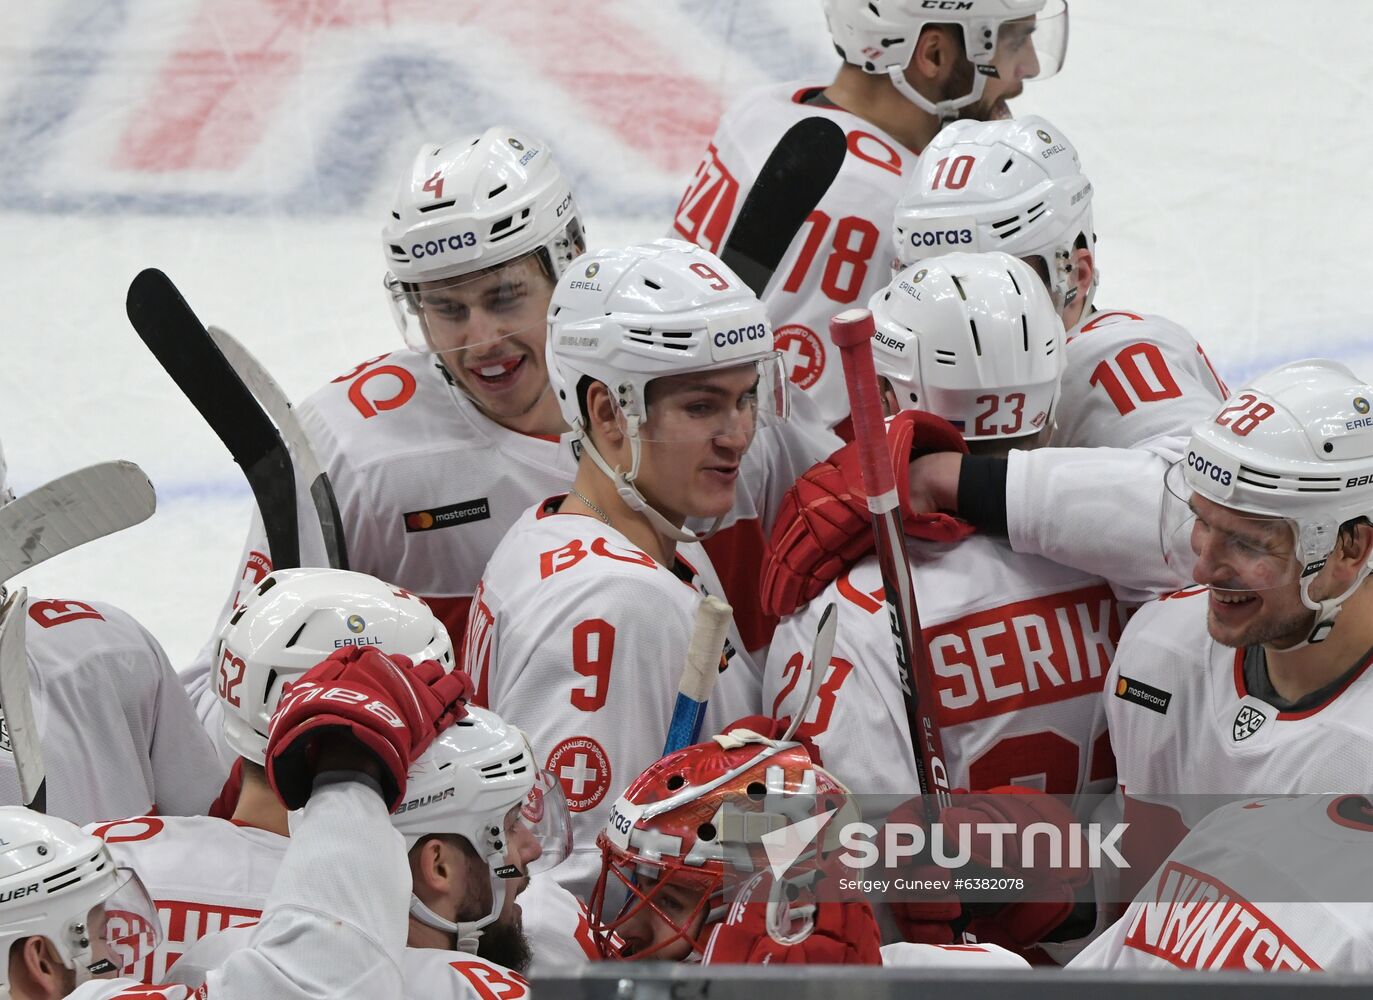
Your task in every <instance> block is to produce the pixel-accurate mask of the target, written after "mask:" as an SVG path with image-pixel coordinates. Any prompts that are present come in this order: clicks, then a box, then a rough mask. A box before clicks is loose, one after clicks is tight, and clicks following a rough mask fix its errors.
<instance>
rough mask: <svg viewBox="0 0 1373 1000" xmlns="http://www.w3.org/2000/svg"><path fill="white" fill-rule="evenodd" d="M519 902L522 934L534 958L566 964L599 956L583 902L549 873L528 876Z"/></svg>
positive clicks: (550, 962)
mask: <svg viewBox="0 0 1373 1000" xmlns="http://www.w3.org/2000/svg"><path fill="white" fill-rule="evenodd" d="M519 902H520V913H521V915H522V920H523V926H524V933H525V937H527V938H528V939H529V950H530V951H531V952H532V953H533V955H534V959H535V961H537V962H540V963H547V964H552V965H556V966H558V967H560V968H567V967H569V966H573V965H581V964H582V963H584V962H593V961H596V960H598V959H599V958H600V952H598V951H597V950H596V941H595V939H594V938H593V937H592V936H591V924H590V922H589V921H588V920H587V911H586V904H585V903H583V902H582V901H581V900H580V899H578V898H577V897H576V896H574V895H572V893H570V892H568V891H567V890H566V889H564V888H563V887H562V886H561V885H559V884H558V883H557V882H556V881H555V880H554V878H553V875H552V874H551V873H549V872H544V873H541V874H538V875H534V876H532V877H531V878H530V880H529V885H528V886H527V887H526V888H525V890H524V892H522V893H520V900H519Z"/></svg>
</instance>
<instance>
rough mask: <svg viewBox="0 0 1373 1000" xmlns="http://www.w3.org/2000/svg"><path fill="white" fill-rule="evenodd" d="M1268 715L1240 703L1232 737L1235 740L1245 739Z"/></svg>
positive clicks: (1256, 730)
mask: <svg viewBox="0 0 1373 1000" xmlns="http://www.w3.org/2000/svg"><path fill="white" fill-rule="evenodd" d="M1267 718H1268V716H1266V715H1264V714H1263V713H1262V712H1260V711H1259V710H1258V709H1256V708H1254V707H1252V706H1250V705H1241V706H1240V710H1239V714H1237V715H1236V716H1235V726H1234V737H1235V742H1236V743H1239V742H1241V741H1242V740H1247V739H1248V738H1249V737H1251V736H1253V735H1254V734H1255V733H1257V732H1258V731H1259V727H1260V726H1262V725H1263V723H1264V721H1265V720H1266V719H1267Z"/></svg>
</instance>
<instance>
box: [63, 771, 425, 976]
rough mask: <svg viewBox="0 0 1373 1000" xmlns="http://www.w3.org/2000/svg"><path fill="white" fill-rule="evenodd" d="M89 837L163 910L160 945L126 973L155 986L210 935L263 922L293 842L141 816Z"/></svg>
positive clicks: (212, 823)
mask: <svg viewBox="0 0 1373 1000" xmlns="http://www.w3.org/2000/svg"><path fill="white" fill-rule="evenodd" d="M368 794H373V795H374V797H375V793H371V792H369V793H368ZM89 832H91V833H94V834H95V835H96V836H97V837H99V838H101V839H102V840H104V841H105V843H106V844H107V845H109V848H110V853H111V854H113V855H114V859H115V862H116V863H117V864H119V865H121V866H123V867H127V868H132V869H134V870H135V871H137V872H138V874H139V877H140V878H142V880H143V884H144V885H145V886H147V888H148V895H150V896H151V897H152V900H153V903H154V904H156V906H157V913H158V916H159V917H160V918H161V920H162V942H161V944H159V945H158V947H157V950H156V951H155V952H153V954H152V955H151V956H149V957H148V958H147V959H146V960H145V961H144V962H143V963H141V966H142V967H141V968H138V969H125V970H123V971H124V973H125V974H126V975H134V976H137V977H138V978H140V979H142V980H143V981H144V982H149V983H160V982H164V981H166V978H167V971H168V969H170V968H171V966H172V965H173V964H174V963H175V962H176V961H177V959H179V958H180V957H181V956H182V954H184V953H185V951H186V949H187V948H189V947H190V946H191V945H193V944H194V943H195V942H196V941H198V940H200V939H201V938H202V937H205V936H206V935H207V934H213V933H215V932H216V931H221V930H224V929H225V928H227V927H237V926H242V925H245V924H252V923H256V922H257V921H258V919H259V917H261V915H262V910H263V907H264V906H265V905H266V902H267V897H268V895H269V894H270V893H271V890H272V885H273V883H274V881H275V880H276V878H277V873H278V869H280V867H281V864H282V861H283V859H284V858H285V857H286V850H287V848H288V847H289V846H290V843H291V842H290V840H289V839H288V838H286V837H283V836H281V835H279V834H275V833H269V832H268V831H266V830H258V829H255V828H253V827H247V826H240V825H238V824H236V823H232V822H230V821H229V820H222V819H213V818H211V817H208V816H195V817H177V816H137V817H133V818H131V819H124V820H118V821H116V822H113V823H105V824H103V825H100V826H96V827H94V828H93V829H90V831H89ZM407 878H408V875H407ZM407 884H408V883H407Z"/></svg>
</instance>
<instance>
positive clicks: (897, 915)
mask: <svg viewBox="0 0 1373 1000" xmlns="http://www.w3.org/2000/svg"><path fill="white" fill-rule="evenodd" d="M901 878H902V879H903V880H905V881H906V882H907V884H910V883H912V882H916V881H920V882H929V883H933V884H936V885H945V886H948V887H949V888H947V889H943V890H940V889H930V890H927V891H926V897H927V898H925V899H921V900H905V901H893V902H892V903H891V905H890V906H889V907H888V911H889V912H890V913H891V915H892V920H893V921H895V922H896V926H897V928H898V929H899V930H900V931H901V939H902V940H903V941H910V942H912V943H913V944H958V943H959V941H960V940H961V935H960V934H959V933H958V932H957V931H956V930H955V929H954V925H955V924H957V923H958V922H959V918H961V917H962V916H963V903H962V902H961V901H960V900H959V898H958V894H957V893H956V892H954V891H953V875H952V873H950V871H949V870H948V869H947V868H942V867H940V866H939V865H935V864H929V865H921V866H919V867H917V868H916V869H914V870H913V871H911V872H910V873H909V874H908V873H907V872H906V871H905V870H902V872H901Z"/></svg>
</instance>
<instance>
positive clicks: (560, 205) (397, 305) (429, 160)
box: [382, 125, 586, 353]
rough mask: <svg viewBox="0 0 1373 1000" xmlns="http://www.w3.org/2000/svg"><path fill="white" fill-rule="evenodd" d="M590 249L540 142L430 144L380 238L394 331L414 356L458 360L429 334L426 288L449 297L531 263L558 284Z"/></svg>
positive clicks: (506, 138) (490, 136) (496, 131)
mask: <svg viewBox="0 0 1373 1000" xmlns="http://www.w3.org/2000/svg"><path fill="white" fill-rule="evenodd" d="M585 243H586V240H585V236H584V234H583V232H582V224H581V219H580V217H579V215H578V213H577V203H576V201H575V200H574V199H573V197H572V189H571V187H570V186H569V185H568V183H567V180H566V179H565V178H564V177H563V175H562V173H561V171H559V169H558V165H557V163H556V162H554V160H553V154H552V151H551V150H550V149H549V147H548V144H547V143H546V142H544V141H543V140H542V139H539V138H537V137H535V136H532V135H530V134H529V133H527V132H524V131H522V130H520V129H515V128H512V127H510V126H508V125H497V126H494V127H492V128H489V129H487V130H486V131H485V132H483V133H482V134H480V135H469V136H464V137H463V138H461V139H456V140H454V141H453V142H449V143H445V144H443V145H436V144H434V143H426V144H425V145H423V146H421V147H420V148H419V151H418V152H417V153H416V154H415V159H414V162H413V163H412V164H411V166H410V169H409V170H408V171H407V173H406V175H405V177H404V178H403V179H402V181H401V184H400V188H399V190H398V191H397V192H396V200H395V203H394V205H393V206H392V208H391V215H390V218H389V219H388V221H387V223H386V225H385V226H384V227H383V228H382V248H383V250H384V251H385V254H386V262H387V266H388V268H389V271H388V273H387V275H386V282H385V283H386V288H387V290H388V292H389V293H390V298H391V304H392V311H393V314H394V316H395V318H396V322H397V325H399V326H400V329H401V332H402V334H404V336H405V341H406V343H407V344H408V345H409V346H410V347H411V348H412V349H414V350H416V351H419V352H421V353H443V352H444V351H447V350H452V349H453V346H452V345H451V344H449V343H448V342H447V340H446V339H445V338H444V337H443V336H442V334H438V335H435V334H433V333H431V327H430V323H429V322H428V320H427V318H426V312H425V303H424V301H423V300H422V297H421V295H420V292H419V290H418V288H417V286H418V285H419V283H420V282H436V281H444V282H445V284H444V285H443V286H442V287H443V288H451V287H454V286H457V285H461V284H463V283H465V282H466V281H468V280H471V279H473V278H474V277H476V276H477V274H479V273H480V272H485V271H487V270H489V269H490V268H493V267H496V266H498V265H502V264H508V263H511V262H512V261H516V260H519V259H520V258H523V257H526V256H529V255H531V254H532V255H537V257H538V259H539V261H540V263H541V264H542V266H543V269H544V272H545V273H546V274H547V276H548V279H549V280H550V281H556V280H557V279H558V276H559V275H561V274H562V273H563V271H564V270H565V269H566V267H567V265H568V263H569V262H570V261H571V260H572V259H573V258H574V257H576V256H577V255H578V254H580V253H581V252H582V249H583V247H584V246H585ZM540 311H542V307H540ZM541 321H542V316H540V319H539V325H541ZM475 346H478V342H476V341H471V340H468V341H465V342H464V343H463V345H462V347H463V348H464V349H467V348H471V347H475Z"/></svg>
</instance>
